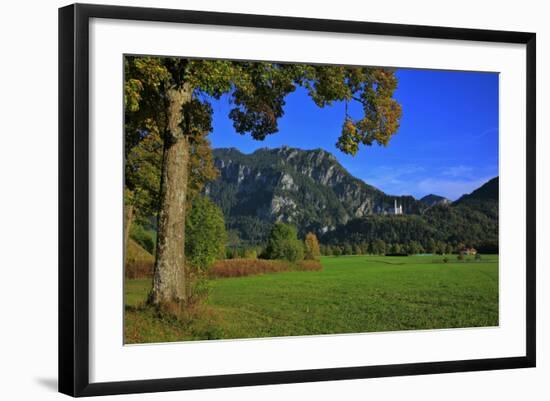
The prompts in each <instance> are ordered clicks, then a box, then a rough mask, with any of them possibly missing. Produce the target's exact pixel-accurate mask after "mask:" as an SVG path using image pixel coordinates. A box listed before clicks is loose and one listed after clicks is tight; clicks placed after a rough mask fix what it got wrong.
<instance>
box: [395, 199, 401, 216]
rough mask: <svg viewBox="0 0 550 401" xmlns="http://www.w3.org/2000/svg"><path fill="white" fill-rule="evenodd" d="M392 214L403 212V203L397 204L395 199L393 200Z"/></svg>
mask: <svg viewBox="0 0 550 401" xmlns="http://www.w3.org/2000/svg"><path fill="white" fill-rule="evenodd" d="M393 214H396V215H397V214H403V205H399V207H398V206H397V199H394V200H393Z"/></svg>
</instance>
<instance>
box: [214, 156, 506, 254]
mask: <svg viewBox="0 0 550 401" xmlns="http://www.w3.org/2000/svg"><path fill="white" fill-rule="evenodd" d="M213 154H214V163H215V165H216V167H217V168H218V170H219V172H220V176H219V178H218V179H217V180H216V181H214V182H211V183H209V184H208V185H207V187H206V188H205V193H206V195H208V197H209V198H210V199H212V200H213V201H214V202H215V203H216V204H217V205H218V206H219V207H220V208H221V209H222V211H223V212H224V215H225V218H226V224H227V226H228V228H229V229H230V231H233V233H234V234H235V235H236V236H238V237H239V239H240V240H242V241H244V242H246V243H260V242H262V241H263V240H265V238H266V236H267V234H268V232H269V230H270V227H271V225H272V224H273V222H276V221H281V222H288V223H292V224H294V225H295V226H296V227H297V228H298V231H299V232H300V234H301V235H304V234H305V233H306V232H309V231H313V232H315V233H317V235H318V236H320V237H322V236H323V235H324V234H326V233H329V232H331V231H334V230H336V229H337V228H338V227H341V226H344V225H346V224H347V223H348V222H351V221H353V220H357V219H366V218H369V217H373V216H393V215H394V214H395V210H394V206H395V205H396V204H397V206H398V208H399V207H400V209H401V211H402V214H403V215H405V216H423V215H425V214H426V212H427V211H429V210H430V209H433V208H441V207H442V208H450V207H459V206H460V207H471V208H473V209H475V210H476V212H477V213H489V215H490V216H489V218H491V219H494V218H495V217H496V219H497V220H498V177H496V178H495V179H493V180H491V181H489V182H488V183H487V184H485V185H484V186H482V187H480V188H479V189H477V190H476V191H474V192H472V193H471V194H469V195H465V196H463V197H461V198H460V199H459V200H458V201H456V202H451V201H450V200H448V199H446V198H444V197H442V196H438V195H434V194H430V195H427V196H425V197H423V198H422V199H420V200H417V199H415V198H414V197H413V196H393V195H388V194H386V193H384V192H383V191H381V190H380V189H378V188H375V187H374V186H372V185H369V184H367V183H365V182H364V181H362V180H360V179H358V178H356V177H354V176H352V175H351V174H350V173H349V172H348V171H347V170H346V169H345V168H344V167H343V166H342V165H341V164H340V163H339V162H338V160H337V159H336V157H335V156H334V155H332V154H331V153H329V152H327V151H325V150H322V149H316V150H301V149H296V148H290V147H286V146H285V147H281V148H274V149H268V148H262V149H258V150H256V151H255V152H253V153H251V154H244V153H242V152H240V151H239V150H238V149H235V148H219V149H214V151H213ZM495 202H496V203H495ZM495 204H496V206H497V207H496V215H495V207H494V206H495ZM395 217H402V216H395Z"/></svg>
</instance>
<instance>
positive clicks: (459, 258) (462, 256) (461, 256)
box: [456, 253, 464, 260]
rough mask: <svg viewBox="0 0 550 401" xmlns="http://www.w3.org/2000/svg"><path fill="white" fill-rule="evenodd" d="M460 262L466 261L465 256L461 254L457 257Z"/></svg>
mask: <svg viewBox="0 0 550 401" xmlns="http://www.w3.org/2000/svg"><path fill="white" fill-rule="evenodd" d="M456 258H457V259H458V260H464V255H463V254H461V253H459V254H458V256H457V257H456Z"/></svg>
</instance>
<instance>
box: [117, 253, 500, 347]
mask: <svg viewBox="0 0 550 401" xmlns="http://www.w3.org/2000/svg"><path fill="white" fill-rule="evenodd" d="M442 259H443V257H437V256H409V257H384V256H380V257H377V256H340V257H323V258H322V259H321V263H322V265H323V270H322V271H307V272H300V271H291V272H281V273H274V274H265V275H261V276H248V277H238V278H224V279H215V280H212V281H211V285H212V291H211V295H210V297H209V300H208V302H207V304H206V305H205V306H204V307H203V309H202V310H200V311H198V312H197V313H196V314H195V315H194V317H193V318H189V319H186V320H185V321H182V320H177V319H174V318H171V317H167V316H161V315H158V314H157V313H156V312H155V311H153V310H152V309H150V308H147V307H145V306H144V301H145V299H146V297H147V293H148V292H149V289H150V286H151V280H150V279H142V280H127V281H126V288H125V292H126V305H127V306H126V314H125V342H126V343H143V342H165V341H182V340H197V339H218V338H250V337H277V336H297V335H314V334H333V333H358V332H373V331H392V330H412V329H437V328H456V327H483V326H496V325H498V256H496V255H495V256H485V255H483V258H482V260H481V261H474V260H473V258H472V257H468V258H467V260H466V261H465V262H459V261H457V260H456V256H454V257H449V262H448V263H443V260H442Z"/></svg>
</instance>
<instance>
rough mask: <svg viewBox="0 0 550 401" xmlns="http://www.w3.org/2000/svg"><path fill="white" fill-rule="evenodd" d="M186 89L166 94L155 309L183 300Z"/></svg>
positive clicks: (154, 278) (187, 93)
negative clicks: (183, 111)
mask: <svg viewBox="0 0 550 401" xmlns="http://www.w3.org/2000/svg"><path fill="white" fill-rule="evenodd" d="M191 95H192V91H191V90H190V89H189V87H187V86H186V85H183V86H182V87H179V88H171V89H169V90H168V91H167V92H166V98H167V118H168V124H167V125H168V126H167V131H166V133H165V138H164V155H163V161H162V176H161V187H160V208H159V214H158V235H157V250H156V258H155V268H154V275H153V291H152V293H151V302H152V303H153V304H156V305H161V304H165V303H167V302H172V301H176V302H181V301H185V300H186V291H185V288H186V286H185V206H186V205H185V203H186V197H187V175H188V164H189V140H188V138H187V136H186V135H184V133H183V131H182V128H181V123H182V120H183V113H182V107H183V105H184V104H185V103H187V102H189V101H190V100H191Z"/></svg>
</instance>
